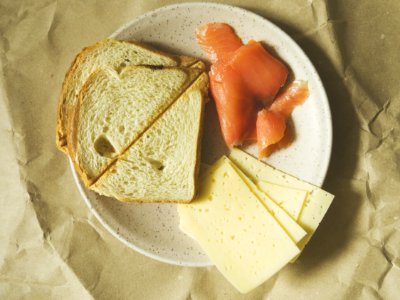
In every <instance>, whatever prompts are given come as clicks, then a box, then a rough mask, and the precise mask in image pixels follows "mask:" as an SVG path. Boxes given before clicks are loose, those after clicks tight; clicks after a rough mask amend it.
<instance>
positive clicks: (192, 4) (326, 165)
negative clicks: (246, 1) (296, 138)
mask: <svg viewBox="0 0 400 300" xmlns="http://www.w3.org/2000/svg"><path fill="white" fill-rule="evenodd" d="M196 6H206V7H211V8H212V7H218V8H222V9H228V10H233V11H237V12H240V13H243V14H246V15H250V16H251V17H253V18H254V19H256V20H257V21H260V22H266V23H269V24H268V25H269V26H271V27H272V28H273V29H274V30H276V31H277V32H279V35H280V36H282V37H283V38H284V39H285V42H288V43H289V44H290V47H291V48H295V50H296V51H297V52H298V53H300V54H301V55H302V59H305V60H306V61H307V64H308V65H309V67H310V70H311V71H312V72H313V73H314V75H315V76H316V80H317V82H318V83H319V85H320V92H321V95H322V99H320V101H322V102H323V104H324V106H325V108H326V109H327V113H328V114H327V117H328V119H327V120H326V122H327V130H328V132H326V135H327V136H326V140H327V145H326V149H327V150H328V151H324V156H323V162H322V163H321V168H322V172H321V174H322V176H321V178H319V180H318V182H314V183H312V184H314V185H316V186H318V187H322V185H323V183H324V181H325V179H326V176H327V173H328V169H329V164H330V161H331V155H332V142H333V133H332V131H333V124H332V112H331V109H330V105H329V100H328V96H327V94H326V90H325V87H324V85H323V82H322V80H321V77H320V76H319V74H318V72H317V70H316V69H315V66H314V64H313V63H312V62H311V60H310V59H309V58H308V56H307V55H306V53H305V52H304V51H303V49H302V48H301V47H300V46H299V45H298V44H297V43H296V41H295V40H294V39H293V38H292V37H290V36H289V35H288V34H287V33H286V32H285V31H283V30H282V29H281V28H280V27H278V26H277V25H275V24H274V23H273V22H272V21H270V20H268V19H267V18H265V17H263V16H260V15H258V14H256V13H254V12H252V11H249V10H247V9H244V8H241V7H238V6H234V5H228V4H221V3H209V2H190V3H177V4H171V5H166V6H162V7H159V8H156V9H154V10H151V11H148V12H146V13H144V14H141V15H139V16H137V17H135V18H133V19H132V20H129V21H127V22H125V23H124V24H123V25H121V26H120V27H119V28H118V29H117V30H116V31H114V32H113V33H112V34H111V35H109V36H108V38H116V36H118V35H119V34H120V33H121V32H123V31H124V30H126V29H127V28H129V27H131V26H132V25H134V24H135V23H138V22H140V21H141V20H143V19H146V18H148V17H149V16H152V15H153V14H155V13H159V12H164V11H168V10H171V9H174V8H182V7H189V8H190V7H196ZM68 160H69V165H70V168H71V171H72V175H73V178H74V181H75V184H76V185H77V186H78V190H79V193H80V194H81V197H82V198H83V200H84V202H85V203H86V205H87V206H88V208H89V210H90V212H91V213H92V214H93V215H94V216H95V217H96V219H97V220H98V221H99V223H100V224H101V225H102V226H104V228H106V230H107V231H108V232H109V233H110V234H111V235H112V236H113V237H115V238H116V239H117V240H119V241H120V242H122V243H123V244H124V245H125V246H127V247H129V248H131V249H133V250H135V251H136V252H138V253H140V254H142V255H144V256H147V257H149V258H152V259H154V260H156V261H159V262H163V263H167V264H171V265H177V266H185V267H211V266H213V263H212V262H211V261H209V262H208V263H196V262H194V263H190V262H182V261H179V260H174V259H169V258H165V257H163V256H159V255H156V254H154V253H152V252H149V251H146V250H144V249H142V248H140V247H139V246H136V245H135V244H134V243H131V242H129V241H128V240H127V239H125V238H124V237H123V236H122V235H120V234H119V233H118V232H117V231H116V230H115V229H114V228H112V227H111V226H110V225H109V224H108V223H107V222H106V221H105V220H104V219H103V217H102V216H101V215H100V214H99V212H98V210H96V209H95V208H94V207H93V205H92V203H91V201H90V199H89V197H88V195H87V193H86V191H85V189H86V187H84V186H83V184H82V182H81V180H80V178H79V176H78V174H77V172H76V170H75V168H74V164H73V162H72V159H71V158H70V157H68Z"/></svg>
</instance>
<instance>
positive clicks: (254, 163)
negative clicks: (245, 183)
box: [229, 148, 334, 249]
mask: <svg viewBox="0 0 400 300" xmlns="http://www.w3.org/2000/svg"><path fill="white" fill-rule="evenodd" d="M229 158H230V159H231V160H232V161H233V162H234V163H235V164H236V165H237V166H238V167H239V168H240V169H241V170H242V171H243V172H244V173H245V174H246V175H247V176H248V177H249V178H250V179H251V180H253V181H254V182H257V181H259V180H263V181H268V182H271V183H274V184H278V185H282V186H289V187H291V188H296V189H301V190H305V191H307V192H308V194H309V195H308V197H307V199H306V201H305V203H304V206H303V209H302V211H301V214H300V216H299V218H298V223H299V225H300V226H301V227H302V228H303V229H304V230H306V231H307V236H306V237H305V238H304V239H303V240H301V242H300V243H299V244H298V247H299V248H300V249H303V248H304V247H305V245H306V244H307V243H308V241H309V240H310V238H311V236H312V235H313V234H314V232H315V230H316V229H317V227H318V225H319V223H320V222H321V221H322V219H323V217H324V215H325V213H326V212H327V210H328V208H329V206H330V205H331V203H332V200H333V198H334V195H332V194H330V193H328V192H326V191H324V190H322V189H321V188H319V187H317V186H315V185H312V184H310V183H307V182H305V181H302V180H300V179H298V178H296V177H294V176H291V175H288V174H286V173H284V172H282V171H279V170H277V169H275V168H273V167H271V166H269V165H267V164H265V163H263V162H261V161H259V160H258V159H256V158H254V157H253V156H251V155H249V154H247V153H245V152H244V151H242V150H239V149H237V148H234V149H232V151H231V153H230V155H229Z"/></svg>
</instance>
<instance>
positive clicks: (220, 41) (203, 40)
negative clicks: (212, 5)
mask: <svg viewBox="0 0 400 300" xmlns="http://www.w3.org/2000/svg"><path fill="white" fill-rule="evenodd" d="M196 37H197V42H198V43H199V45H200V47H201V48H202V49H203V50H204V51H205V52H206V53H207V55H208V58H209V59H210V60H211V62H212V63H215V62H217V61H222V60H227V59H230V57H231V56H232V54H233V53H234V52H235V51H236V50H237V49H239V48H240V47H241V46H242V45H243V44H242V41H241V40H240V38H239V37H238V36H237V35H236V34H235V32H234V31H233V28H232V27H231V26H229V25H228V24H224V23H209V24H206V25H204V26H202V27H200V28H199V29H198V30H197V32H196Z"/></svg>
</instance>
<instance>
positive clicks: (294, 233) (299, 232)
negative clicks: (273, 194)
mask: <svg viewBox="0 0 400 300" xmlns="http://www.w3.org/2000/svg"><path fill="white" fill-rule="evenodd" d="M230 163H231V165H232V166H233V167H234V169H235V170H236V172H237V173H238V174H239V176H240V177H241V178H242V180H243V181H244V182H245V183H246V184H247V185H248V187H249V188H250V190H251V191H252V192H253V193H254V194H255V195H256V196H257V198H258V199H259V200H260V201H261V203H263V204H264V206H265V207H266V208H267V209H268V211H269V212H270V213H271V214H272V215H273V216H274V217H275V219H276V220H277V221H278V223H279V224H280V225H281V227H282V228H283V230H285V231H286V233H287V234H288V235H289V236H290V238H291V239H292V241H293V242H295V243H296V244H297V243H298V242H300V240H302V239H303V238H304V237H305V236H306V234H307V233H306V232H305V230H304V229H303V228H301V226H300V225H299V224H297V223H296V221H294V220H293V219H292V217H291V216H289V215H288V214H287V213H286V212H285V211H284V210H283V209H282V208H280V207H279V205H277V204H276V203H275V202H274V201H273V200H271V198H270V197H269V196H268V195H266V194H265V193H263V192H262V191H261V190H260V189H259V188H258V187H257V186H256V185H255V184H254V183H253V182H252V181H251V180H250V179H249V178H248V177H247V176H246V175H245V174H244V173H243V172H242V171H241V170H240V169H239V168H238V167H237V166H236V165H235V164H234V163H233V162H231V161H230Z"/></svg>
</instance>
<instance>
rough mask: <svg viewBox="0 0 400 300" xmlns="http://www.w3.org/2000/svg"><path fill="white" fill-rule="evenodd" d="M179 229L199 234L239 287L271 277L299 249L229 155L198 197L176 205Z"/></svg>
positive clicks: (245, 289)
mask: <svg viewBox="0 0 400 300" xmlns="http://www.w3.org/2000/svg"><path fill="white" fill-rule="evenodd" d="M178 213H179V216H180V219H181V229H182V230H183V231H184V232H186V233H187V234H188V235H190V236H191V237H193V238H195V239H196V241H197V242H198V243H199V244H200V246H201V247H202V248H203V250H204V251H205V252H206V253H207V255H208V256H209V257H210V259H211V261H212V262H213V263H214V264H215V266H216V267H217V268H218V270H219V271H220V272H221V273H222V274H223V275H224V276H225V277H226V279H227V280H228V281H230V282H231V283H232V284H233V285H234V286H235V287H236V288H237V289H238V290H239V291H240V292H242V293H247V292H248V291H250V290H252V289H253V288H255V287H257V286H258V285H260V284H262V283H263V282H264V281H265V280H267V279H269V278H270V277H271V276H273V275H274V274H275V273H276V272H278V271H279V270H280V269H281V268H283V267H284V266H285V265H286V264H287V263H288V262H290V260H291V259H293V258H294V257H295V256H296V255H298V254H299V253H300V251H299V249H298V248H297V246H296V244H295V243H294V242H293V241H292V240H291V238H290V237H289V236H288V234H287V233H286V232H285V231H284V230H283V229H282V227H281V226H280V225H279V223H278V222H277V221H276V220H275V218H274V217H273V216H272V215H271V214H270V213H269V211H268V210H267V209H266V208H265V207H264V206H263V205H262V204H261V203H260V201H259V200H258V198H257V197H256V196H255V195H254V194H253V193H252V192H251V190H250V189H249V187H248V186H247V185H246V183H245V182H244V181H243V180H242V179H241V177H240V176H239V175H238V173H237V172H236V171H235V169H234V168H233V167H232V166H231V164H230V163H229V160H228V159H227V158H226V157H223V158H221V160H220V161H218V162H217V164H216V165H215V166H214V167H213V170H212V172H210V173H209V174H208V176H207V177H206V178H205V179H204V181H203V183H202V184H201V187H200V192H199V194H198V196H197V198H196V199H195V200H194V201H192V202H191V203H190V204H182V205H178Z"/></svg>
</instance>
